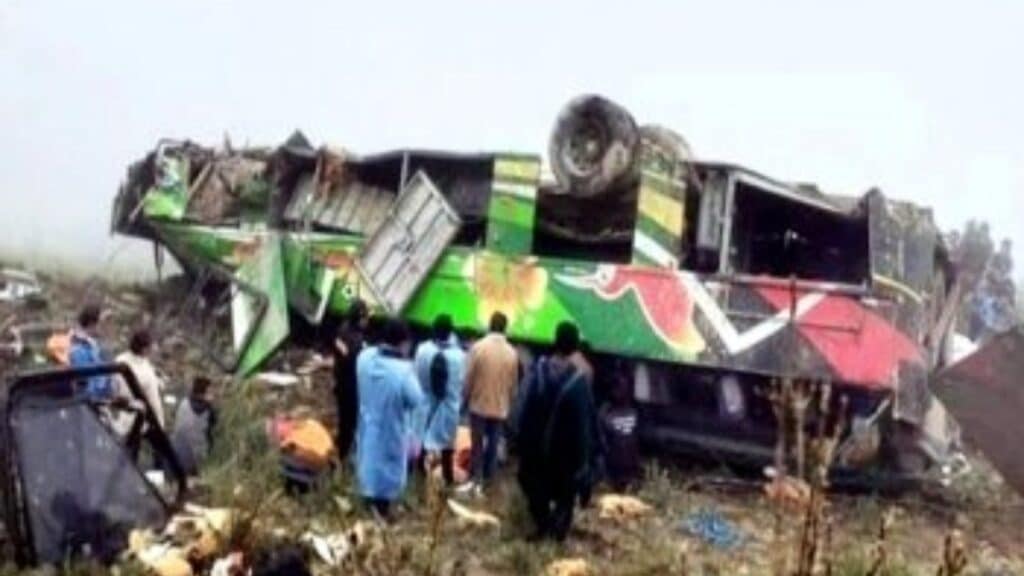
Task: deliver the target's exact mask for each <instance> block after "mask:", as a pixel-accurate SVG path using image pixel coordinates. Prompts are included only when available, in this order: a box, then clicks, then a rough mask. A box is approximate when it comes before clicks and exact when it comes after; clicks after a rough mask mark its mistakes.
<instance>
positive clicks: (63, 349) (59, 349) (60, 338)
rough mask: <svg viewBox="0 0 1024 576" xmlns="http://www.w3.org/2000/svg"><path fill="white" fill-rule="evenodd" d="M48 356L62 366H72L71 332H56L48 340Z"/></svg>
mask: <svg viewBox="0 0 1024 576" xmlns="http://www.w3.org/2000/svg"><path fill="white" fill-rule="evenodd" d="M46 354H47V355H48V356H49V357H50V359H51V360H53V361H54V362H56V363H57V364H60V365H61V366H68V365H70V364H71V359H70V355H71V332H54V333H53V334H52V335H51V336H50V337H49V338H47V339H46Z"/></svg>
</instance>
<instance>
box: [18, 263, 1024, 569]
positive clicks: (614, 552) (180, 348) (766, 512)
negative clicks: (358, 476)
mask: <svg viewBox="0 0 1024 576" xmlns="http://www.w3.org/2000/svg"><path fill="white" fill-rule="evenodd" d="M43 280H44V283H45V285H46V286H47V291H46V294H45V300H44V301H45V303H46V304H45V305H41V304H37V305H33V306H28V305H25V304H23V303H21V304H0V322H3V325H4V329H5V330H6V329H7V327H9V326H12V325H16V324H20V323H25V322H41V321H45V322H54V321H56V322H65V323H66V322H70V321H71V319H72V318H73V314H74V311H76V310H77V309H78V307H79V306H80V303H81V302H83V301H84V300H85V299H86V298H91V297H92V296H93V295H95V296H102V297H103V302H104V308H105V310H107V314H106V316H105V318H104V322H103V328H102V331H103V336H104V339H105V341H106V342H107V343H108V346H109V347H111V348H112V349H114V350H115V351H117V350H120V349H122V348H123V346H124V345H125V343H126V342H127V338H128V334H129V333H130V331H131V329H132V327H133V326H138V325H152V324H153V321H154V319H158V320H159V319H161V318H163V317H164V314H165V312H166V310H165V308H166V306H165V305H164V304H163V303H165V302H168V301H173V300H174V297H173V296H171V295H168V294H167V293H163V294H157V293H154V292H153V291H152V290H151V289H150V288H144V287H112V286H106V285H104V284H101V283H94V284H87V285H83V284H81V283H69V282H61V281H58V280H56V279H53V278H44V279H43ZM157 325H158V327H159V334H158V342H159V348H158V354H157V364H158V366H159V368H161V369H162V370H163V371H165V372H166V373H167V376H168V381H169V383H170V384H171V391H170V393H171V395H172V396H176V397H180V394H181V391H182V390H183V388H184V386H183V384H184V383H185V382H188V381H190V380H191V378H192V377H193V376H194V375H195V374H198V373H204V374H216V373H217V368H216V367H215V366H213V365H212V363H211V362H209V360H208V359H206V358H204V357H203V355H202V353H201V351H198V350H196V349H195V347H194V346H190V345H189V344H188V340H187V338H186V337H185V334H184V330H185V329H186V327H182V326H175V325H174V324H173V322H171V321H160V322H158V323H157ZM309 358H310V352H309V351H308V350H304V349H290V350H286V351H284V353H282V354H281V355H280V356H279V357H278V358H277V359H275V362H274V364H275V365H274V369H279V370H285V371H294V370H295V369H296V368H297V367H298V366H299V365H300V364H303V363H304V362H306V361H307V360H308V359H309ZM38 360H40V358H38V357H37V354H35V353H34V352H31V351H29V352H26V353H25V354H23V355H22V356H21V357H19V358H16V359H14V358H9V357H8V358H6V359H5V360H4V361H3V364H2V365H0V369H2V370H3V371H4V374H3V377H4V379H5V380H7V379H8V378H10V377H11V374H13V373H14V372H15V371H16V370H18V369H22V368H24V367H25V366H30V365H33V364H35V362H37V361H38ZM328 378H329V371H326V370H321V371H320V372H317V373H314V374H313V375H311V376H309V377H305V378H303V379H302V382H301V383H300V384H299V385H297V386H295V387H292V388H290V389H287V390H283V391H282V390H272V389H270V388H269V387H268V386H266V385H265V384H262V383H259V382H255V381H252V382H233V381H231V380H230V379H227V378H225V379H222V380H221V381H220V383H219V389H218V394H219V397H220V403H221V406H222V411H223V414H222V418H221V427H220V430H219V431H218V436H217V438H216V440H215V447H214V455H213V457H212V462H211V463H210V464H209V466H208V467H207V469H206V470H205V471H204V473H203V475H202V478H201V481H200V482H199V486H198V488H197V490H196V492H195V496H194V501H195V502H198V503H202V504H208V505H213V506H224V507H229V508H231V509H232V510H235V511H236V514H237V516H238V521H237V522H236V524H235V527H234V529H233V532H232V534H230V537H228V538H226V539H225V544H224V550H223V552H225V553H226V552H228V551H231V550H238V551H242V552H243V553H245V554H246V555H247V557H250V558H251V557H253V556H259V555H261V554H265V553H267V552H268V551H272V550H277V549H281V548H282V547H285V548H287V547H298V548H300V549H302V550H304V552H305V553H306V554H307V555H308V557H309V562H310V566H311V567H312V569H313V571H314V573H315V574H381V575H384V574H388V575H390V574H427V575H456V574H466V575H476V574H479V575H504V574H508V575H520V574H544V573H545V572H546V570H547V569H548V567H549V565H550V564H551V563H552V562H554V561H556V560H561V559H580V560H582V561H583V562H584V563H585V564H586V566H587V567H588V568H589V570H590V571H589V572H587V573H588V574H600V575H604V574H607V575H640V574H723V575H732V574H736V575H744V574H751V575H756V574H788V573H792V569H793V565H794V562H795V555H796V550H797V543H798V540H799V535H800V530H801V528H802V527H803V525H804V521H803V516H802V515H800V514H798V513H793V512H781V511H779V510H778V509H777V508H776V507H775V506H773V505H772V504H771V503H769V502H768V501H767V499H766V498H765V496H764V495H763V492H762V490H761V486H760V485H759V484H758V483H757V482H754V481H751V480H749V479H739V478H736V477H735V476H733V475H732V474H730V473H729V472H728V471H722V470H710V469H707V468H696V469H694V468H691V467H685V468H684V467H682V466H680V465H679V463H677V462H674V463H671V464H669V463H665V462H659V461H657V460H649V461H648V462H647V465H646V474H645V479H644V481H643V483H642V485H641V486H640V487H639V488H638V490H637V491H636V492H635V494H634V496H636V497H638V498H639V499H641V500H642V501H643V502H645V503H647V504H649V505H650V506H651V507H652V510H651V511H650V512H649V513H647V514H643V515H640V516H638V517H636V518H631V519H625V520H612V519H604V518H601V517H600V515H599V512H598V510H597V507H596V506H591V507H590V508H587V509H584V510H582V511H580V513H579V514H578V516H577V519H576V522H575V526H574V529H573V531H572V533H571V534H570V537H569V539H568V541H567V542H566V543H565V544H562V545H557V544H551V543H533V542H529V541H528V540H527V538H526V536H527V534H529V532H530V523H529V519H528V517H527V515H526V512H525V507H524V505H523V501H522V498H521V496H520V495H519V492H518V490H517V488H516V486H515V483H514V480H513V478H514V467H513V466H514V464H513V463H508V464H507V465H506V466H505V467H504V468H503V469H502V471H501V477H500V479H499V481H498V482H497V483H496V485H495V486H493V487H492V489H491V490H490V491H489V492H488V494H487V495H486V496H485V497H484V498H482V499H467V500H463V501H462V503H463V504H464V505H465V506H468V507H470V508H471V509H473V510H476V511H486V512H489V513H491V514H493V515H494V516H496V517H497V518H498V520H499V522H500V526H499V527H497V528H482V527H466V526H464V525H463V524H462V523H460V522H459V521H458V519H457V518H456V517H455V515H453V514H452V513H451V512H450V511H449V510H448V509H447V508H446V507H444V506H443V505H442V504H443V501H441V500H439V499H438V498H436V497H435V493H434V492H432V491H431V490H430V489H429V488H428V487H427V486H426V485H425V483H424V482H423V481H422V480H420V479H414V480H413V482H412V484H411V486H410V487H409V490H408V493H407V496H406V498H405V500H404V502H403V503H402V505H401V506H400V509H399V511H398V514H397V520H396V522H394V523H393V524H391V525H388V526H386V527H384V528H383V529H382V530H381V531H380V532H379V533H378V532H374V533H373V536H372V537H370V540H371V542H370V543H369V544H367V545H366V547H365V548H364V549H362V551H361V552H360V553H359V554H356V553H353V555H352V557H351V558H350V559H349V561H348V562H347V563H346V564H345V565H344V566H342V567H336V568H331V567H328V566H326V565H324V564H323V563H322V562H320V561H319V560H318V559H317V557H316V555H315V553H314V552H313V551H312V550H311V549H310V547H309V546H308V545H307V544H304V543H302V536H303V535H305V534H307V533H315V534H320V535H329V534H333V533H340V532H342V531H345V530H347V529H350V528H351V527H353V526H354V525H356V524H357V523H360V522H363V523H366V522H370V521H371V518H370V516H369V514H368V513H367V512H366V511H365V510H363V509H362V507H361V506H360V504H359V502H358V500H357V498H356V497H355V495H354V494H353V486H352V482H351V477H350V471H349V470H348V469H347V468H346V467H344V466H342V467H340V468H339V469H338V470H336V471H335V472H334V473H333V474H332V475H331V476H330V477H328V478H326V479H325V480H324V481H323V483H322V486H321V487H320V488H319V489H318V490H316V491H314V492H313V493H311V494H309V495H306V496H303V497H298V498H295V497H290V496H285V495H284V494H283V491H282V483H281V480H280V477H279V463H278V460H277V454H276V453H275V451H274V450H273V449H272V448H271V447H270V445H269V443H268V440H267V438H266V434H265V422H266V419H267V418H270V417H272V416H274V415H278V414H283V413H288V412H291V411H294V410H295V409H296V408H299V409H301V410H302V411H303V412H304V413H306V414H308V415H312V416H314V417H317V418H320V419H322V420H323V421H324V422H326V423H328V424H331V423H332V421H333V414H332V409H331V406H332V401H331V399H330V396H329V392H328V391H329V382H328ZM972 464H973V468H972V471H971V473H970V474H968V475H967V476H966V477H964V478H961V479H959V480H958V481H957V482H956V483H955V484H954V485H953V486H950V487H949V488H946V489H941V490H939V489H929V490H926V491H915V492H911V493H905V494H902V495H900V496H898V497H893V496H885V497H883V496H881V495H874V494H856V495H853V494H831V495H830V496H829V498H828V506H827V514H826V518H827V526H828V528H827V529H826V531H825V533H826V535H827V537H826V538H825V542H823V544H822V546H823V547H824V550H823V552H822V556H823V557H824V560H823V561H822V562H819V568H818V571H819V573H822V574H826V573H828V574H838V575H855V574H937V573H939V572H938V570H939V567H940V566H941V565H942V560H943V554H944V550H946V548H947V546H946V542H947V539H948V538H950V537H953V539H954V541H955V542H962V548H963V551H964V552H965V554H966V557H967V566H966V571H965V572H963V573H965V574H975V575H992V576H994V575H1010V574H1024V501H1022V499H1021V498H1020V497H1018V496H1016V495H1015V494H1013V493H1012V492H1010V491H1009V489H1008V488H1007V487H1005V486H1004V485H1003V484H1002V482H1001V481H1000V479H999V478H998V475H997V474H995V473H994V472H993V471H992V470H991V468H990V467H989V466H987V465H986V463H985V462H984V461H983V460H981V459H979V458H975V459H972ZM700 517H705V518H708V517H710V518H713V519H714V520H715V522H716V523H717V526H718V529H719V530H722V531H725V532H726V533H727V535H728V536H729V538H730V539H732V540H734V542H732V543H731V546H726V545H725V544H723V543H722V542H718V543H712V542H710V541H709V540H708V538H706V537H702V536H699V535H695V534H694V533H693V532H691V531H689V530H687V528H686V526H687V524H688V522H691V521H693V520H694V519H695V518H700ZM887 518H888V519H889V520H890V522H889V523H888V524H887V526H888V529H887V530H886V535H885V537H884V538H881V539H880V538H879V529H880V526H881V525H882V524H883V521H884V519H887ZM67 571H68V572H69V573H80V574H87V573H98V572H102V571H103V570H102V569H99V568H96V567H77V568H76V567H69V568H68V569H67ZM112 571H113V572H114V573H120V574H134V573H142V572H141V571H140V570H139V568H138V567H137V566H134V565H133V564H132V563H130V562H126V563H124V564H122V565H120V566H116V567H114V568H113V569H112ZM3 573H6V572H4V571H3V570H2V569H0V574H3ZM11 573H14V572H11ZM50 573H52V572H50Z"/></svg>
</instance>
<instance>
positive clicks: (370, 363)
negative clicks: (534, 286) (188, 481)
mask: <svg viewBox="0 0 1024 576" xmlns="http://www.w3.org/2000/svg"><path fill="white" fill-rule="evenodd" d="M99 321H100V309H99V308H98V307H96V306H86V307H85V308H84V309H83V310H82V311H81V313H80V314H79V317H78V322H77V325H76V327H75V328H74V329H73V330H71V331H70V333H68V334H67V335H66V340H65V343H64V347H65V349H64V352H63V354H58V356H61V357H62V358H63V361H64V362H65V363H66V364H68V365H69V366H72V367H89V366H93V365H97V364H104V363H106V362H108V361H109V360H110V355H109V354H108V353H107V350H106V349H105V348H104V346H103V345H102V344H101V342H100V337H99V335H98V331H97V325H98V323H99ZM507 329H508V319H507V317H506V316H505V315H504V314H502V313H500V312H498V313H495V314H494V315H493V317H492V318H491V319H490V323H489V326H488V331H487V333H486V334H484V335H483V336H482V337H480V338H479V339H477V340H476V341H475V342H473V343H472V345H471V346H469V347H468V348H467V347H465V346H464V343H463V341H462V339H461V338H460V336H459V334H458V333H457V332H456V330H455V326H454V323H453V320H452V317H451V316H449V315H447V314H441V315H439V316H437V317H436V318H435V319H434V322H433V325H432V326H431V329H430V332H429V334H428V335H427V337H426V338H424V339H422V340H421V341H420V342H419V343H418V344H416V346H415V349H412V346H413V338H412V336H411V334H410V331H409V329H408V327H407V325H406V324H405V323H404V322H403V321H402V320H400V319H398V318H395V317H384V316H379V315H371V314H370V311H369V309H368V307H367V306H366V305H365V304H364V303H363V302H361V301H355V302H354V303H353V304H352V305H351V306H350V308H349V311H348V313H347V315H346V317H345V319H344V320H343V322H342V324H341V326H340V328H339V329H338V331H337V333H336V334H335V335H334V336H333V341H332V342H331V344H332V353H333V360H334V362H333V375H334V397H335V401H336V407H335V408H336V414H337V430H336V451H337V454H338V456H339V457H340V461H341V462H342V463H348V462H351V464H352V465H353V466H354V469H355V477H356V482H357V490H358V494H359V495H360V496H361V497H362V498H363V500H364V502H365V503H366V505H367V506H368V507H369V508H370V509H371V510H372V511H374V513H376V514H377V515H379V516H380V517H382V518H384V519H391V518H393V516H394V508H395V506H394V504H395V502H396V501H398V500H399V499H400V498H401V497H402V495H403V493H404V491H405V490H406V486H407V483H408V478H409V475H410V473H413V474H415V473H419V472H423V473H430V470H432V469H434V467H435V466H436V467H439V468H440V476H441V478H442V479H443V482H444V485H445V487H446V488H447V489H450V490H451V491H452V492H453V493H454V494H456V495H461V496H466V497H479V496H481V495H483V494H484V493H486V492H487V491H488V490H489V488H490V486H491V484H492V483H493V481H494V478H495V475H496V472H497V470H498V467H499V454H500V453H508V450H507V449H506V448H507V447H509V446H513V445H514V451H515V455H516V460H517V461H518V471H517V474H516V478H517V480H518V484H519V486H520V488H521V489H522V491H523V493H524V495H525V496H526V501H527V503H528V506H529V511H530V514H531V516H532V517H533V519H534V522H535V525H536V537H538V538H553V539H557V540H561V539H564V538H565V537H566V535H567V534H568V531H569V528H570V526H571V523H572V517H573V511H574V509H575V507H576V505H577V503H579V504H580V505H584V506H585V505H587V503H588V501H589V500H590V494H591V491H592V487H593V485H594V484H595V482H596V480H597V478H598V477H599V476H601V475H603V476H605V477H606V478H607V479H608V480H609V482H610V483H611V484H612V486H613V487H614V488H615V489H617V490H621V489H624V488H625V487H626V486H628V484H629V483H630V482H631V481H632V480H633V479H635V478H636V477H637V476H638V474H639V464H638V461H637V456H636V452H637V450H636V440H635V428H636V413H635V410H634V409H633V408H632V406H631V405H630V394H629V393H628V390H627V387H626V385H625V382H626V381H625V379H624V378H622V377H621V375H620V377H615V376H614V375H613V376H612V377H610V383H611V394H610V398H611V403H610V404H609V405H607V406H605V407H604V408H603V409H602V410H601V411H600V412H599V411H598V409H597V406H596V401H595V394H594V378H595V371H594V368H593V366H592V365H591V363H590V361H589V360H588V359H587V357H586V354H585V353H584V352H583V350H582V344H581V340H580V334H579V330H578V328H577V327H576V326H575V325H574V324H572V323H568V322H565V323H562V324H559V325H558V326H557V329H556V332H555V334H554V335H553V336H554V338H553V346H552V348H551V350H550V353H549V354H546V355H541V356H539V357H538V358H536V359H535V360H533V361H532V362H526V361H524V360H523V359H522V358H521V355H520V353H519V352H518V351H517V349H516V348H515V347H514V346H513V345H512V344H511V343H510V342H509V340H508V338H507V337H506V330H507ZM58 348H59V346H58ZM152 349H153V341H152V337H151V335H150V334H149V333H148V332H147V331H146V330H138V331H136V332H135V333H134V334H133V335H132V337H131V339H130V341H129V343H128V347H127V350H125V351H124V352H123V353H121V354H119V355H117V356H116V357H115V358H114V361H115V362H116V363H119V364H121V365H123V366H124V367H126V368H127V369H128V370H130V371H131V373H132V375H133V376H134V381H135V383H136V384H137V385H138V390H137V393H135V392H133V391H132V390H130V389H129V386H128V383H127V382H126V381H125V379H124V378H121V377H120V376H117V375H98V376H91V377H88V378H84V379H83V381H82V382H80V383H79V386H80V389H81V393H82V394H84V395H85V396H86V397H88V398H89V399H90V401H92V402H95V403H96V404H97V405H98V406H100V407H101V408H100V413H101V415H102V417H104V418H105V419H106V420H107V421H108V424H109V425H110V427H111V429H112V430H113V431H114V432H115V433H117V434H119V435H120V436H121V437H123V438H125V439H126V441H127V442H128V446H129V449H130V450H131V452H132V457H133V458H136V459H137V458H138V457H139V454H138V451H139V446H138V444H137V442H138V439H139V438H140V436H141V434H140V433H141V432H143V431H144V430H145V427H147V426H158V427H160V428H161V429H163V428H165V426H167V418H166V417H165V414H164V405H163V397H164V387H165V383H164V381H163V379H162V378H161V376H160V373H159V372H158V371H157V370H156V368H155V367H154V366H153V364H152V361H151V360H150V357H151V354H152ZM146 405H148V408H149V411H148V412H149V414H151V416H150V417H148V418H137V417H136V416H138V415H139V414H144V413H146V412H147V411H146ZM216 422H217V409H216V407H215V405H214V402H213V400H212V397H211V382H210V381H209V380H208V379H206V378H203V377H198V378H196V379H195V381H194V382H193V383H192V388H191V392H190V394H189V395H188V396H187V397H185V398H183V399H182V400H181V401H180V402H179V403H178V406H177V407H176V410H175V411H174V418H173V424H172V428H171V429H170V430H165V431H166V433H167V436H168V437H169V439H170V443H171V446H172V448H173V449H174V452H175V454H176V456H177V460H178V462H179V463H180V465H181V467H182V468H183V471H184V472H185V473H187V474H189V475H194V474H196V473H197V472H198V471H199V469H200V467H201V466H202V464H203V462H204V460H205V459H206V457H207V456H208V454H209V452H210V449H211V446H212V443H213V434H214V430H215V428H216ZM460 426H467V427H468V429H469V436H470V456H469V466H468V469H466V470H465V471H464V473H463V474H461V476H463V478H462V481H461V483H458V484H457V482H456V462H455V459H456V455H455V451H456V442H457V438H458V431H459V427H460ZM133 439H134V441H133ZM156 460H157V461H156V462H154V463H153V464H154V466H158V467H159V466H160V465H161V462H160V461H159V458H157V459H156Z"/></svg>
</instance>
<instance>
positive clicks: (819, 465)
mask: <svg viewBox="0 0 1024 576" xmlns="http://www.w3.org/2000/svg"><path fill="white" fill-rule="evenodd" d="M769 399H770V400H771V402H772V410H773V412H774V413H775V416H776V422H777V426H778V438H777V443H776V450H775V465H776V475H777V476H776V478H777V479H779V478H782V479H784V478H785V476H786V470H787V469H788V467H789V463H790V462H791V461H795V464H796V466H795V467H796V470H797V474H798V476H797V478H798V481H800V482H806V484H805V486H807V487H808V488H809V496H808V499H807V501H806V502H807V503H806V506H804V507H803V508H802V509H801V510H800V511H799V517H800V518H801V522H800V526H799V529H798V530H797V534H798V539H797V540H796V542H795V546H794V547H795V555H796V567H795V571H794V572H790V570H789V552H788V548H789V547H788V546H781V547H778V550H780V551H781V554H782V556H781V557H777V558H776V561H775V566H774V571H775V573H776V574H795V575H796V576H810V575H812V574H815V573H818V568H819V565H823V566H824V571H825V572H826V573H829V572H831V559H830V558H829V556H830V554H831V535H832V525H831V522H830V520H829V519H828V517H827V514H826V512H827V509H828V496H827V491H828V473H829V469H830V468H831V466H832V463H833V461H834V459H835V450H836V447H837V446H838V444H839V438H840V436H841V434H842V431H843V429H844V426H845V422H844V421H845V413H846V407H847V400H846V398H845V397H843V398H841V399H840V402H839V411H838V413H836V414H833V410H832V385H831V383H829V382H821V383H815V382H809V381H801V382H798V383H795V384H794V382H793V380H792V379H789V378H786V379H783V380H782V381H780V382H776V383H774V384H773V389H772V392H771V394H770V395H769ZM812 406H813V407H814V408H815V411H814V415H815V417H816V420H815V421H814V423H815V429H814V431H813V437H812V438H811V439H810V440H808V438H807V433H806V428H807V426H808V414H809V411H810V408H811V407H812ZM774 512H775V527H774V534H773V537H774V538H775V539H778V538H779V537H780V535H781V534H782V533H783V531H784V527H785V512H784V509H783V506H781V505H780V506H776V507H775V510H774ZM823 542H824V543H823Z"/></svg>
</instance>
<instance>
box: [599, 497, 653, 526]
mask: <svg viewBox="0 0 1024 576" xmlns="http://www.w3.org/2000/svg"><path fill="white" fill-rule="evenodd" d="M597 509H598V514H597V515H598V517H599V518H601V519H603V520H628V519H630V518H636V517H638V516H643V515H645V514H648V513H650V512H651V506H650V505H649V504H647V503H646V502H644V501H642V500H640V499H639V498H636V497H634V496H627V495H623V494H605V495H603V496H601V497H600V498H598V499H597Z"/></svg>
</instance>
